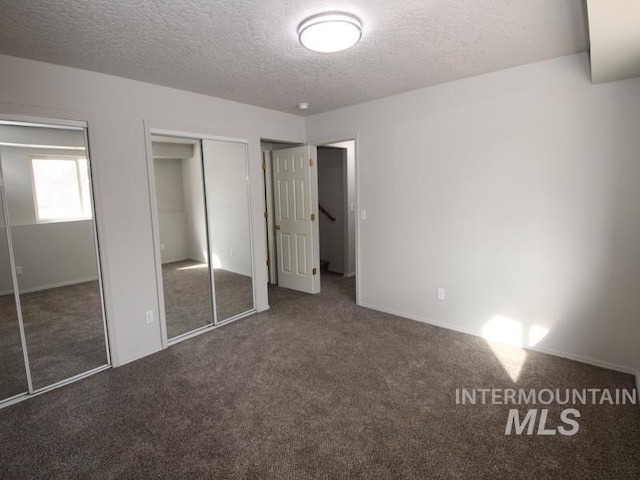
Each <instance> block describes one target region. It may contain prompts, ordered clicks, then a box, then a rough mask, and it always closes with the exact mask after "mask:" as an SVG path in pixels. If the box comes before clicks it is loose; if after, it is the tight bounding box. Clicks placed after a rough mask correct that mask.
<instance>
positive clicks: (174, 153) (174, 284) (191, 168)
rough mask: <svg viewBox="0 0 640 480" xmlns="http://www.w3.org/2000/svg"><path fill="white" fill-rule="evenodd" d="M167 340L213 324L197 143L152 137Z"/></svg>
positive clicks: (200, 168) (203, 200)
mask: <svg viewBox="0 0 640 480" xmlns="http://www.w3.org/2000/svg"><path fill="white" fill-rule="evenodd" d="M152 148H153V170H154V178H155V190H156V200H157V214H158V226H159V231H160V232H159V233H160V256H161V262H162V284H163V286H162V287H163V288H162V289H163V293H164V307H165V317H166V326H167V337H168V338H169V339H172V338H175V337H178V336H180V335H183V334H185V333H189V332H191V331H193V330H196V329H198V328H201V327H204V326H207V325H211V324H212V323H213V307H212V301H211V273H210V268H209V259H208V253H207V251H208V248H207V227H206V215H205V199H204V184H203V177H202V156H201V148H200V142H198V141H195V140H185V139H179V138H172V137H161V136H157V135H153V136H152Z"/></svg>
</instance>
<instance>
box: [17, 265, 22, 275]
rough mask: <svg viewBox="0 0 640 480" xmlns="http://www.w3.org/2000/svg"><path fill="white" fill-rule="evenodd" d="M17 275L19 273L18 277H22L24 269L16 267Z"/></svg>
mask: <svg viewBox="0 0 640 480" xmlns="http://www.w3.org/2000/svg"><path fill="white" fill-rule="evenodd" d="M16 273H17V274H18V275H22V267H20V266H16Z"/></svg>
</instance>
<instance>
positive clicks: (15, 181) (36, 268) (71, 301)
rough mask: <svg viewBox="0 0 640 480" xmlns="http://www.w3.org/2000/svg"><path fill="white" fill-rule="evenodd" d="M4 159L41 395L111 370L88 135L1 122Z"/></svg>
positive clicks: (17, 267)
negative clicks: (76, 379)
mask: <svg viewBox="0 0 640 480" xmlns="http://www.w3.org/2000/svg"><path fill="white" fill-rule="evenodd" d="M0 154H1V155H0V168H1V171H2V178H3V190H4V197H5V200H6V204H5V208H6V213H7V219H8V222H9V223H8V227H9V239H10V241H11V245H12V246H13V255H14V261H15V264H14V265H13V269H14V271H15V273H16V278H17V285H18V297H19V302H20V303H19V305H20V310H19V311H20V312H21V317H22V324H23V327H24V333H25V340H26V346H27V354H28V361H29V364H28V365H29V370H30V372H31V381H32V385H31V389H30V390H32V391H35V390H39V389H42V388H45V387H48V386H51V385H53V384H56V383H58V382H62V381H65V380H68V379H70V378H72V377H75V376H79V375H82V374H86V373H88V372H91V371H93V370H97V369H99V368H104V367H105V366H107V365H108V364H109V357H108V350H107V343H106V333H105V319H104V310H103V300H102V288H101V282H100V269H99V264H98V255H97V245H96V233H95V224H94V212H93V201H92V192H91V175H90V167H89V158H88V155H87V148H86V135H85V129H84V128H81V127H77V128H76V127H54V126H39V125H35V124H31V123H29V124H20V123H16V122H0ZM0 261H1V260H0ZM2 276H3V277H4V276H5V274H4V269H3V274H2ZM3 291H4V289H3Z"/></svg>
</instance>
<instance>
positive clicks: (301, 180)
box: [273, 145, 320, 293]
mask: <svg viewBox="0 0 640 480" xmlns="http://www.w3.org/2000/svg"><path fill="white" fill-rule="evenodd" d="M316 164H317V158H316V147H315V146H309V145H305V146H302V147H295V148H287V149H284V150H276V151H274V152H273V190H274V203H275V205H274V207H275V208H274V213H275V229H276V247H277V262H278V285H279V286H281V287H285V288H290V289H292V290H298V291H301V292H306V293H320V268H319V265H320V248H319V243H320V242H319V240H320V230H319V226H318V171H317V167H316Z"/></svg>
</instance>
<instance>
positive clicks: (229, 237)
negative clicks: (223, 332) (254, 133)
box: [202, 140, 254, 323]
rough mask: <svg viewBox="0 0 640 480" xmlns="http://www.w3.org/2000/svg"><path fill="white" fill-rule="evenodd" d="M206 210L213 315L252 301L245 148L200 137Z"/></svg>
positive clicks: (229, 313)
mask: <svg viewBox="0 0 640 480" xmlns="http://www.w3.org/2000/svg"><path fill="white" fill-rule="evenodd" d="M202 144H203V160H204V170H205V177H206V195H207V216H208V222H209V237H210V246H211V263H212V266H213V269H214V282H213V283H214V286H215V289H214V290H215V307H216V320H217V322H218V323H220V322H224V321H225V320H228V319H230V318H232V317H235V316H236V315H239V314H241V313H245V312H247V311H249V310H251V309H253V307H254V303H253V267H252V258H251V231H250V223H249V221H250V216H249V213H250V211H249V193H248V183H247V148H246V144H244V143H236V142H227V141H219V140H203V142H202Z"/></svg>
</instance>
